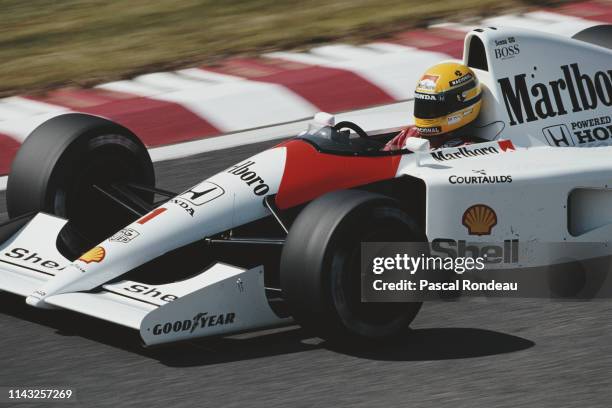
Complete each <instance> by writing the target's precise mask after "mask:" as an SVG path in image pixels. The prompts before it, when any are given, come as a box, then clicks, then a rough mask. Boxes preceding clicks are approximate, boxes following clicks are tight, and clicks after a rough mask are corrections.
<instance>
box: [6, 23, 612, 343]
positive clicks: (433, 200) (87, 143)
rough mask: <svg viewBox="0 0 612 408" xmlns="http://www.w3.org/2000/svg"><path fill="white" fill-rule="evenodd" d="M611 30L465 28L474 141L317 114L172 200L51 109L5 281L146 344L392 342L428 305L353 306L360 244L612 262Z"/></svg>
mask: <svg viewBox="0 0 612 408" xmlns="http://www.w3.org/2000/svg"><path fill="white" fill-rule="evenodd" d="M610 28H611V27H610V26H598V27H594V28H590V29H587V30H586V31H584V32H582V33H579V34H578V35H577V36H575V37H574V38H562V37H557V36H552V35H548V34H543V33H538V32H530V31H526V30H515V29H501V28H483V29H477V30H474V31H472V32H470V33H468V34H467V36H466V39H465V50H464V60H463V62H464V63H465V64H466V65H468V66H470V67H471V68H472V69H473V70H474V72H476V74H477V76H478V78H479V80H480V82H481V84H482V86H483V95H484V96H483V110H482V113H481V114H480V118H479V119H478V123H477V126H476V128H475V133H476V134H475V135H474V136H477V137H478V138H481V139H484V140H486V142H483V143H476V144H471V145H466V146H460V147H452V148H442V149H437V150H431V149H430V148H429V145H428V141H427V140H425V139H418V138H412V139H408V140H407V142H406V144H405V146H403V148H402V149H401V150H396V151H384V150H382V149H381V148H382V147H383V146H384V144H385V143H386V142H387V141H389V140H390V139H391V138H392V137H393V136H394V134H380V132H376V130H375V129H370V131H369V132H367V133H366V132H365V131H363V130H362V129H361V128H360V127H359V126H357V125H356V124H355V123H352V122H340V123H337V124H335V125H334V124H333V117H331V116H329V115H318V116H317V120H315V122H314V123H313V125H312V126H311V127H310V128H309V130H307V131H305V132H303V133H302V134H300V135H299V136H297V137H296V138H293V139H290V140H288V141H286V142H283V143H281V144H279V145H278V146H275V147H273V148H271V149H268V150H266V151H264V152H262V153H259V154H257V155H255V156H253V157H251V158H249V159H247V160H245V161H243V162H240V163H237V164H235V165H234V166H231V167H230V168H228V169H226V170H224V171H222V172H220V173H218V174H216V175H214V176H212V177H210V178H208V179H206V180H204V181H202V182H201V183H199V184H197V185H196V186H194V187H192V188H191V189H189V190H187V191H185V192H182V193H180V194H176V193H172V192H167V191H163V190H160V189H157V188H155V175H154V171H153V165H152V163H151V160H150V157H149V155H148V153H147V150H146V148H145V147H144V146H143V144H142V143H141V142H140V141H139V139H138V138H137V137H136V136H135V135H134V134H132V133H131V132H130V131H129V130H128V129H126V128H124V127H122V126H120V125H117V124H115V123H112V122H110V121H108V120H106V119H103V118H99V117H94V116H89V115H84V114H66V115H61V116H58V117H55V118H53V119H50V120H48V121H47V122H45V123H44V124H42V125H41V126H39V127H38V128H37V129H36V130H34V131H33V132H32V134H31V135H30V136H29V137H28V138H27V139H26V141H25V143H24V144H23V146H22V147H21V149H20V151H19V153H18V155H17V157H16V159H15V161H14V163H13V167H12V172H11V174H10V177H9V180H8V187H7V207H8V211H9V215H10V217H11V219H10V221H9V222H7V223H6V224H4V225H2V226H0V243H1V244H0V289H2V290H4V291H8V292H13V293H16V294H19V295H22V296H24V297H26V302H27V303H28V304H29V305H31V306H34V307H39V308H63V309H69V310H73V311H76V312H78V313H83V314H87V315H91V316H94V317H97V318H100V319H105V320H108V321H111V322H115V323H117V324H120V325H124V326H127V327H131V328H134V329H136V330H139V331H140V334H141V336H142V339H143V341H144V343H145V344H146V345H153V344H161V343H166V342H172V341H178V340H185V339H189V338H194V337H203V336H211V335H225V334H229V333H235V332H240V331H245V330H252V329H256V328H262V327H268V326H275V325H282V324H287V323H290V322H292V321H294V320H295V321H297V322H298V323H300V324H302V325H304V326H306V327H309V328H311V329H314V330H315V331H317V333H319V334H320V335H321V336H323V337H334V336H345V335H356V336H361V337H366V338H386V337H391V336H395V335H397V334H398V333H401V332H402V331H403V330H404V329H405V328H406V327H407V326H408V325H409V324H410V322H411V321H412V320H413V318H414V317H415V315H416V314H417V312H418V310H419V308H420V307H421V304H420V303H371V302H370V303H362V302H361V297H360V284H359V275H360V271H359V248H360V243H361V242H363V241H372V240H374V241H435V240H438V242H440V240H442V241H443V242H445V244H446V245H447V246H446V248H447V250H451V249H452V250H458V248H460V247H461V246H462V243H463V244H465V243H466V242H469V243H470V245H472V244H473V245H476V247H477V246H478V244H479V243H483V242H489V243H490V242H499V246H497V247H494V248H493V252H494V253H495V254H496V255H497V257H496V258H497V260H496V262H498V263H499V264H501V265H505V266H531V265H540V264H542V263H543V262H544V261H543V260H542V257H541V256H540V255H539V254H535V253H534V252H533V251H530V250H529V245H528V244H529V243H534V242H588V243H593V242H596V243H601V244H602V246H601V248H602V254H608V255H609V252H610V250H609V249H608V246H607V243H608V242H609V241H610V237H612V190H611V189H610V188H609V184H610V182H612V147H611V146H610V144H611V140H612V139H611V136H612V112H611V106H612V51H611V50H610V47H611V46H612V34H611V33H612V30H611V29H610ZM160 197H161V199H159V198H160ZM156 199H157V201H156ZM519 243H520V244H519ZM463 246H465V245H463ZM491 250H492V249H491V245H488V247H487V251H489V253H491V252H490V251H491ZM549 261H550V260H548V261H546V262H549Z"/></svg>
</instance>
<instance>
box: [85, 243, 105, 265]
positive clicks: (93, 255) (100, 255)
mask: <svg viewBox="0 0 612 408" xmlns="http://www.w3.org/2000/svg"><path fill="white" fill-rule="evenodd" d="M105 256H106V251H105V250H104V248H102V247H101V246H97V247H95V248H92V249H90V250H89V251H87V252H85V253H84V254H83V255H81V257H80V258H79V261H81V262H85V263H87V264H88V263H92V262H96V263H100V262H102V261H103V260H104V257H105Z"/></svg>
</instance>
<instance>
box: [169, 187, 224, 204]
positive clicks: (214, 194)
mask: <svg viewBox="0 0 612 408" xmlns="http://www.w3.org/2000/svg"><path fill="white" fill-rule="evenodd" d="M223 194H225V190H224V189H223V187H221V186H220V185H218V184H215V183H212V182H210V181H204V182H202V183H200V184H198V185H197V186H195V187H193V188H192V189H190V190H187V191H185V192H184V193H183V194H181V195H180V196H179V197H178V198H180V199H182V200H186V201H189V202H190V203H191V204H193V205H196V206H200V205H202V204H206V203H208V202H210V201H212V200H214V199H216V198H219V197H221V196H222V195H223Z"/></svg>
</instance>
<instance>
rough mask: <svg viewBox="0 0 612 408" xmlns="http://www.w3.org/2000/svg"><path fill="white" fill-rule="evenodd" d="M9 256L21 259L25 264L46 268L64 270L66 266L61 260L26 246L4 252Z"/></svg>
mask: <svg viewBox="0 0 612 408" xmlns="http://www.w3.org/2000/svg"><path fill="white" fill-rule="evenodd" d="M4 256H6V257H7V258H11V259H15V260H19V261H21V262H23V263H25V264H29V265H31V266H36V267H41V268H42V269H46V270H49V271H51V270H53V271H62V270H64V268H65V266H62V265H61V264H60V263H59V262H56V261H53V260H51V259H46V258H44V257H43V256H41V255H39V254H38V253H37V252H34V251H31V250H29V249H26V248H13V249H11V250H10V251H7V252H5V253H4Z"/></svg>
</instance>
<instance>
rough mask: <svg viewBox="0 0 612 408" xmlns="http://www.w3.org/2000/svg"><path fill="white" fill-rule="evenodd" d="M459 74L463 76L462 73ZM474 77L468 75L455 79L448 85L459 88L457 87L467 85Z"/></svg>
mask: <svg viewBox="0 0 612 408" xmlns="http://www.w3.org/2000/svg"><path fill="white" fill-rule="evenodd" d="M457 72H459V75H461V71H457ZM457 72H455V75H456V74H457ZM473 77H474V76H473V75H472V74H471V73H469V72H468V73H467V74H465V75H464V76H462V77H459V78H457V79H453V80H452V81H449V82H448V84H449V85H450V86H457V85H461V84H464V83H466V82H467V81H469V80H470V79H472V78H473Z"/></svg>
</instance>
